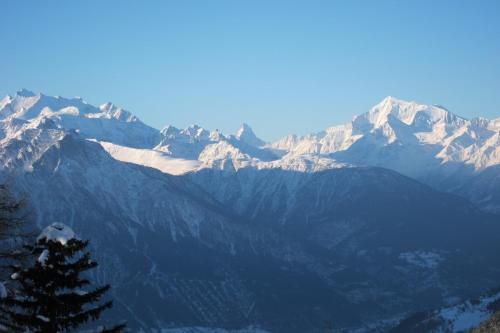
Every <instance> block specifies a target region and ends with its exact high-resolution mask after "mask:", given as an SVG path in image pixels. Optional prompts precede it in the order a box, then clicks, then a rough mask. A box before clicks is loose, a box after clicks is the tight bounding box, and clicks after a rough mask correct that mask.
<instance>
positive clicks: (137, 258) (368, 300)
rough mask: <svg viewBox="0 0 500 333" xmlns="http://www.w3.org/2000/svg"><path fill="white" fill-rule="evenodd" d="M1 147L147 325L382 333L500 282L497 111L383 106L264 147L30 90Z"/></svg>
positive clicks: (119, 309) (14, 176) (22, 187)
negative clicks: (467, 113)
mask: <svg viewBox="0 0 500 333" xmlns="http://www.w3.org/2000/svg"><path fill="white" fill-rule="evenodd" d="M0 147H1V148H0V168H1V173H0V176H1V179H2V181H3V182H5V183H8V184H10V186H11V188H13V189H14V191H15V193H16V194H17V195H19V196H22V195H27V196H28V197H29V202H30V207H31V211H32V221H33V223H34V224H36V225H37V226H38V227H40V228H41V227H43V226H46V225H48V224H51V223H53V222H64V223H67V224H68V225H70V226H71V227H72V228H73V229H74V230H75V231H77V232H78V233H79V234H81V235H82V236H84V237H88V238H90V239H91V240H92V245H93V246H94V253H95V255H96V258H97V260H98V261H99V262H100V263H101V265H100V266H99V269H98V270H97V272H96V273H95V274H94V278H95V279H97V280H98V281H99V282H107V283H111V284H112V285H113V286H114V289H113V295H114V298H115V304H116V306H115V309H114V312H113V314H112V316H113V317H116V318H125V319H127V320H128V321H129V326H130V327H131V328H132V329H134V330H136V331H142V332H159V331H160V330H162V329H164V330H166V329H175V328H177V329H182V328H185V329H186V330H188V328H189V329H192V328H193V327H198V328H200V327H204V328H205V329H211V328H216V327H219V328H221V329H225V330H240V329H241V330H244V329H247V328H248V327H258V329H260V330H262V331H264V330H265V331H268V332H316V331H317V332H319V331H321V330H322V329H323V328H324V326H325V323H326V322H331V323H333V327H335V328H337V329H339V330H340V331H349V332H351V331H352V332H368V331H370V332H377V331H380V332H383V331H385V330H387V329H389V328H391V327H393V326H395V325H396V324H397V322H398V321H399V320H400V319H401V318H404V317H405V316H407V315H408V314H411V313H413V312H415V311H421V310H425V309H429V308H434V307H441V306H452V305H453V304H455V303H457V302H460V301H461V300H463V299H466V298H471V297H476V296H478V295H480V294H481V293H483V292H485V291H486V290H488V289H489V288H492V287H496V286H497V285H498V284H499V283H498V281H500V258H498V256H497V255H496V254H497V253H498V252H499V250H500V245H499V244H500V218H499V216H498V215H497V214H498V213H500V118H497V119H494V120H487V119H482V118H477V119H471V120H467V119H465V118H462V117H459V116H457V115H454V114H453V113H451V112H450V111H448V110H446V109H445V108H444V107H441V106H435V105H424V104H417V103H415V102H405V101H402V100H399V99H396V98H393V97H387V98H385V99H384V100H383V101H382V102H380V103H379V104H377V105H376V106H374V107H373V108H372V109H371V110H369V111H368V112H366V113H364V114H362V115H360V116H357V117H355V118H354V119H353V120H352V122H350V123H349V124H345V125H341V126H334V127H330V128H328V129H326V130H324V131H322V132H319V133H316V134H310V135H307V136H303V137H299V136H295V135H290V136H287V137H285V138H282V139H280V140H278V141H276V142H270V143H267V142H265V141H264V140H261V139H260V138H258V137H257V136H256V135H255V133H254V132H253V130H252V129H251V128H250V126H248V125H246V124H243V125H242V126H241V128H240V129H239V130H238V131H237V132H236V134H234V135H226V134H223V133H221V132H219V131H210V130H206V129H204V128H202V127H199V126H197V125H193V126H190V127H188V128H186V129H178V128H175V127H173V126H167V127H165V128H163V129H161V130H157V129H155V128H152V127H150V126H148V125H146V124H144V123H142V122H141V121H140V120H139V119H138V118H137V117H136V116H135V115H133V114H132V113H131V112H129V111H126V110H124V109H122V108H120V107H117V106H115V105H114V104H112V103H106V104H103V105H101V106H93V105H90V104H88V103H86V102H85V101H84V100H82V99H81V98H71V99H68V98H63V97H52V96H46V95H43V94H35V93H33V92H30V91H28V90H21V91H19V92H17V94H16V95H15V96H12V97H11V96H7V97H5V98H4V99H2V100H1V101H0ZM200 329H201V328H200ZM256 330H257V328H256Z"/></svg>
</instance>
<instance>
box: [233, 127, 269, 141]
mask: <svg viewBox="0 0 500 333" xmlns="http://www.w3.org/2000/svg"><path fill="white" fill-rule="evenodd" d="M236 138H237V139H238V140H240V141H242V142H244V143H246V144H248V145H250V146H254V147H261V146H263V145H264V144H265V142H264V141H262V140H261V139H259V138H258V137H257V136H256V135H255V133H254V132H253V130H252V128H251V127H250V126H248V125H247V124H245V123H243V124H242V125H241V127H240V128H239V129H238V131H237V132H236Z"/></svg>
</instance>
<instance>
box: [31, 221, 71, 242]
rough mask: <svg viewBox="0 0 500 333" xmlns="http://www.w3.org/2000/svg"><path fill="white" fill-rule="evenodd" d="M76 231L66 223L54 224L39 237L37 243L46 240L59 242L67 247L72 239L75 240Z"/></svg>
mask: <svg viewBox="0 0 500 333" xmlns="http://www.w3.org/2000/svg"><path fill="white" fill-rule="evenodd" d="M75 238H76V235H75V233H74V231H73V230H72V229H71V228H70V227H68V226H67V225H65V224H64V223H58V222H56V223H52V224H51V225H49V226H48V227H46V228H45V229H43V231H42V233H41V234H40V235H39V236H38V237H37V239H36V240H37V242H39V241H41V240H43V239H45V240H46V241H53V242H59V243H61V244H62V245H66V244H67V243H68V242H69V241H70V240H71V239H75Z"/></svg>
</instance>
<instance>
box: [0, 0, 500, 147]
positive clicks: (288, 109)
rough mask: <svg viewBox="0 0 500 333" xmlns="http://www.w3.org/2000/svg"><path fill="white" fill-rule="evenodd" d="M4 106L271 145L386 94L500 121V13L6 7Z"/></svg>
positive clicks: (408, 4) (470, 5)
mask: <svg viewBox="0 0 500 333" xmlns="http://www.w3.org/2000/svg"><path fill="white" fill-rule="evenodd" d="M0 41H1V42H0V43H1V44H0V45H1V46H2V47H1V50H0V75H1V79H0V94H1V95H6V94H14V93H15V91H16V90H18V89H19V88H21V87H25V88H28V89H31V90H34V91H37V92H38V91H42V92H44V93H46V94H51V95H61V96H67V97H73V96H81V97H83V98H84V99H85V100H87V101H88V102H90V103H93V104H100V103H104V102H106V101H113V102H114V103H115V104H118V105H120V106H123V107H125V108H127V109H129V110H131V111H132V112H134V113H135V114H136V115H138V116H139V117H140V118H141V119H142V120H143V121H144V122H146V123H148V124H149V125H152V126H154V127H158V128H161V127H163V126H164V125H166V124H173V125H175V126H177V127H185V126H187V125H189V124H193V123H197V124H200V125H201V126H204V127H207V128H210V129H215V128H218V129H221V130H223V131H224V132H225V133H232V132H235V131H236V129H237V128H238V126H239V124H240V123H241V122H243V121H244V122H247V123H249V124H250V125H251V126H252V127H253V128H254V130H255V132H256V133H257V134H258V135H259V136H261V137H263V138H264V139H267V140H271V139H276V138H278V137H280V136H282V135H285V134H288V133H297V134H306V133H309V132H316V131H320V130H322V129H324V128H326V127H327V126H330V125H335V124H340V123H344V122H346V121H349V120H350V119H351V118H352V116H354V115H356V114H359V113H362V112H365V111H367V110H368V109H369V108H370V107H371V106H372V105H374V104H376V103H377V102H379V101H380V100H381V99H382V98H384V97H385V96H387V95H392V96H397V97H399V98H403V99H408V100H416V101H419V102H425V103H433V104H441V105H444V106H446V107H447V108H448V109H450V110H452V111H453V112H455V113H457V114H459V115H462V116H465V117H475V116H484V117H488V118H496V117H499V116H500V107H499V97H500V1H483V0H477V1H441V0H434V1H416V0H414V1H409V0H408V1H368V0H366V1H356V0H353V1H347V0H345V1H333V0H332V1H314V0H309V1H271V0H266V1H258V0H252V1H239V0H234V1H216V0H214V1H201V0H200V1H189V0H186V1H181V0H179V1H89V0H86V1H20V0H16V1H14V0H6V1H2V11H1V19H0Z"/></svg>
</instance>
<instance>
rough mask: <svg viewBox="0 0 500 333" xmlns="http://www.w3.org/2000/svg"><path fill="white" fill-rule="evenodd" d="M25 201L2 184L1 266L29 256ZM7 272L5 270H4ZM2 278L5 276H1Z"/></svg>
mask: <svg viewBox="0 0 500 333" xmlns="http://www.w3.org/2000/svg"><path fill="white" fill-rule="evenodd" d="M24 208H25V205H24V201H23V200H15V199H14V198H13V196H12V193H11V192H10V190H9V187H8V186H6V185H0V267H1V268H6V267H8V265H9V264H12V263H13V262H19V261H21V260H22V259H24V258H25V257H26V256H27V253H26V251H24V250H23V248H22V244H23V241H24V240H26V239H27V238H28V237H29V234H28V233H27V232H26V231H24V230H23V229H24V226H25V216H24V212H23V211H24ZM3 272H5V270H3ZM0 278H2V279H3V278H4V277H3V276H1V277H0Z"/></svg>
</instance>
